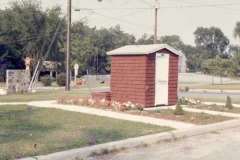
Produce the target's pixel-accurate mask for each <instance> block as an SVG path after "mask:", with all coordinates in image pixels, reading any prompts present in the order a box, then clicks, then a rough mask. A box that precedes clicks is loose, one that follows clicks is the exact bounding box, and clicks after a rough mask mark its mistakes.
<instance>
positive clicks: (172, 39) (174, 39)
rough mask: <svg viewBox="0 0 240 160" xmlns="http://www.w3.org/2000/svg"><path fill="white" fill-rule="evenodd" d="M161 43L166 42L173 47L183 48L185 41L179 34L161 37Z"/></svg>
mask: <svg viewBox="0 0 240 160" xmlns="http://www.w3.org/2000/svg"><path fill="white" fill-rule="evenodd" d="M159 43H165V44H168V45H170V46H171V47H173V48H175V49H177V50H182V48H183V46H184V43H183V41H182V40H181V38H180V37H179V36H178V35H171V36H162V37H160V39H159Z"/></svg>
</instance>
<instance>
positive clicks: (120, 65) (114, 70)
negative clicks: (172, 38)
mask: <svg viewBox="0 0 240 160" xmlns="http://www.w3.org/2000/svg"><path fill="white" fill-rule="evenodd" d="M179 54H180V53H179V51H177V50H175V49H174V48H172V47H170V46H169V45H167V44H153V45H127V46H124V47H121V48H118V49H115V50H112V51H109V52H107V55H110V56H111V75H110V94H111V100H114V101H118V102H126V101H130V102H132V103H141V104H143V105H144V106H145V107H151V106H160V105H173V104H176V102H177V98H178V95H177V94H178V92H177V88H178V57H179Z"/></svg>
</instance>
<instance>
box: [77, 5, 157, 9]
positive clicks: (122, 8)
mask: <svg viewBox="0 0 240 160" xmlns="http://www.w3.org/2000/svg"><path fill="white" fill-rule="evenodd" d="M72 8H74V9H80V10H116V9H123V10H124V9H126V10H129V9H153V8H78V7H74V6H72Z"/></svg>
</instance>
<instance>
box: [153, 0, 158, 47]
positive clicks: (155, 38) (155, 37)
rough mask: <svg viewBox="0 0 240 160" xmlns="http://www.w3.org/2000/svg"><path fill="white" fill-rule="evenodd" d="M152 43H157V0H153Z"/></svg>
mask: <svg viewBox="0 0 240 160" xmlns="http://www.w3.org/2000/svg"><path fill="white" fill-rule="evenodd" d="M154 6H155V22H154V44H157V10H158V0H155V5H154Z"/></svg>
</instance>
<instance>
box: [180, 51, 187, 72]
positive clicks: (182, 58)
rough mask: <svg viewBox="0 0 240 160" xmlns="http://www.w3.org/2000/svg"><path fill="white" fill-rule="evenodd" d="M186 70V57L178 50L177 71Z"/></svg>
mask: <svg viewBox="0 0 240 160" xmlns="http://www.w3.org/2000/svg"><path fill="white" fill-rule="evenodd" d="M186 71H187V58H186V56H185V54H184V53H182V52H181V51H180V52H179V58H178V73H186Z"/></svg>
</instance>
